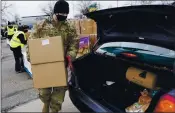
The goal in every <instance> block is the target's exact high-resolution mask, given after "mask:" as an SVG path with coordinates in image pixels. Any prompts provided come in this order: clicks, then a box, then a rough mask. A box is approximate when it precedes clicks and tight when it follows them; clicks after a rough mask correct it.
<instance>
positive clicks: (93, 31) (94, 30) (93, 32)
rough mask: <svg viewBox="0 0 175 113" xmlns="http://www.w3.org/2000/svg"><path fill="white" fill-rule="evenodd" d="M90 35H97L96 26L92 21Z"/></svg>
mask: <svg viewBox="0 0 175 113" xmlns="http://www.w3.org/2000/svg"><path fill="white" fill-rule="evenodd" d="M92 34H97V24H96V22H95V21H93V25H92Z"/></svg>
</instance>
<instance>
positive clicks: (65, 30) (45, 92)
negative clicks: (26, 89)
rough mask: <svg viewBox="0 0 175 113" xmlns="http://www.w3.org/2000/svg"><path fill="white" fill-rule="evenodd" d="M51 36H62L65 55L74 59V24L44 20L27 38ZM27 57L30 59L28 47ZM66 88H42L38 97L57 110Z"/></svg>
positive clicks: (75, 36)
mask: <svg viewBox="0 0 175 113" xmlns="http://www.w3.org/2000/svg"><path fill="white" fill-rule="evenodd" d="M53 36H61V37H62V38H63V43H64V50H65V51H64V52H65V56H66V55H70V56H71V58H72V59H75V57H76V54H77V50H78V41H77V40H76V38H77V33H76V29H75V28H74V26H70V24H69V23H68V22H67V21H65V22H59V23H58V24H56V23H55V22H54V21H52V22H49V21H48V20H44V21H42V22H40V23H39V24H36V26H35V27H34V31H33V32H32V33H31V34H30V37H29V38H43V37H53ZM27 57H28V60H29V61H30V59H29V58H30V57H29V52H28V47H27ZM66 89H67V87H53V88H42V89H39V98H40V99H41V101H42V102H43V103H44V104H46V106H47V105H48V106H50V108H51V110H52V112H58V111H60V110H61V105H62V103H63V101H64V96H65V91H66Z"/></svg>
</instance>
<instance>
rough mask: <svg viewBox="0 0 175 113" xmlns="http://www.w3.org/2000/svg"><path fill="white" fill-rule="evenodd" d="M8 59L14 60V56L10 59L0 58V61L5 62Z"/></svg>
mask: <svg viewBox="0 0 175 113" xmlns="http://www.w3.org/2000/svg"><path fill="white" fill-rule="evenodd" d="M10 60H14V58H11V59H6V58H4V59H1V61H2V62H6V61H10Z"/></svg>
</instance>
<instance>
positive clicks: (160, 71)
mask: <svg viewBox="0 0 175 113" xmlns="http://www.w3.org/2000/svg"><path fill="white" fill-rule="evenodd" d="M86 16H87V17H89V18H91V19H93V20H95V21H96V23H97V28H98V29H97V31H98V33H97V37H98V42H97V44H96V45H95V46H94V48H93V50H92V52H91V53H89V54H86V55H84V56H83V57H80V58H78V59H76V60H74V61H73V63H72V66H73V68H72V76H71V79H70V81H69V92H70V98H71V100H72V102H73V104H74V105H75V106H76V107H77V108H78V109H79V110H80V111H81V112H126V111H131V112H153V111H154V112H175V70H174V66H175V50H174V49H175V7H173V6H168V5H145V6H144V5H143V6H129V7H121V8H112V9H106V10H101V11H96V12H92V13H88V14H86ZM142 91H147V92H148V94H146V96H145V95H144V94H142V97H143V98H144V96H145V98H146V99H145V98H144V99H145V100H144V99H143V98H140V97H141V92H142ZM142 93H143V92H142ZM138 101H139V102H138ZM136 102H138V103H136ZM134 103H136V104H137V105H138V104H139V105H140V104H141V103H142V104H143V105H145V108H144V110H143V109H141V108H139V107H140V106H139V105H138V106H139V107H138V106H137V105H136V104H135V110H134V108H129V109H126V108H128V107H129V106H131V105H133V104H134ZM142 107H143V106H142Z"/></svg>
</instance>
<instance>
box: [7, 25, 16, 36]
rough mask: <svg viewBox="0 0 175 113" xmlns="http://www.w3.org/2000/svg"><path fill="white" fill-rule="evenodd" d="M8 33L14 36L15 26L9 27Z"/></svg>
mask: <svg viewBox="0 0 175 113" xmlns="http://www.w3.org/2000/svg"><path fill="white" fill-rule="evenodd" d="M7 33H8V35H13V34H14V33H15V27H14V26H13V28H9V27H8V26H7Z"/></svg>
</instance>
